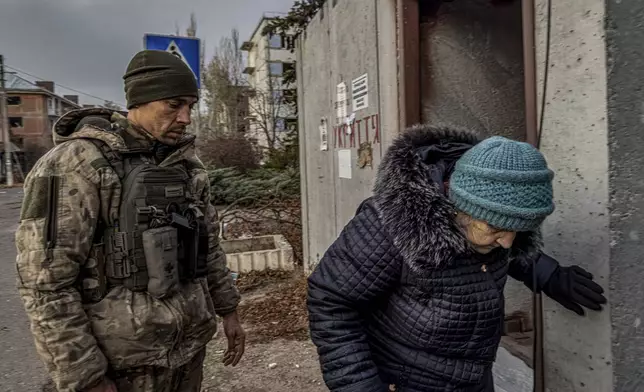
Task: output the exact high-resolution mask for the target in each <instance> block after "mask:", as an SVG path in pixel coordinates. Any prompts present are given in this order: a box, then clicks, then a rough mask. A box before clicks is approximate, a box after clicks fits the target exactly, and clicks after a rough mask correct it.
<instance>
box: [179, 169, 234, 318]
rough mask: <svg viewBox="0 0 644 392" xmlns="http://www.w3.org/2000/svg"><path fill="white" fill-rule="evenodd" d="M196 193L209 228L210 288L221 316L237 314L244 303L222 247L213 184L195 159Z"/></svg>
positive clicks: (194, 184) (192, 175) (216, 309)
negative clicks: (212, 191)
mask: <svg viewBox="0 0 644 392" xmlns="http://www.w3.org/2000/svg"><path fill="white" fill-rule="evenodd" d="M190 163H191V165H192V168H191V170H190V172H191V177H192V183H193V191H194V192H196V194H197V195H200V198H201V200H200V201H201V203H202V205H203V210H204V215H205V219H206V222H207V224H208V229H209V230H210V231H209V233H208V287H209V288H210V296H211V297H212V301H213V303H214V305H215V312H217V315H218V316H225V315H227V314H229V313H232V312H234V311H235V310H236V309H237V305H238V304H239V301H240V299H241V297H240V295H239V291H238V290H237V288H236V287H235V285H234V284H233V280H232V276H231V274H230V270H229V269H228V264H227V262H226V254H225V253H224V251H223V250H222V249H221V245H220V244H219V230H220V229H219V217H218V215H217V210H216V209H215V207H214V205H213V203H212V198H211V193H210V180H209V178H208V173H207V172H206V170H205V168H204V166H203V163H201V161H200V160H199V159H198V158H196V157H193V158H192V160H191V161H190Z"/></svg>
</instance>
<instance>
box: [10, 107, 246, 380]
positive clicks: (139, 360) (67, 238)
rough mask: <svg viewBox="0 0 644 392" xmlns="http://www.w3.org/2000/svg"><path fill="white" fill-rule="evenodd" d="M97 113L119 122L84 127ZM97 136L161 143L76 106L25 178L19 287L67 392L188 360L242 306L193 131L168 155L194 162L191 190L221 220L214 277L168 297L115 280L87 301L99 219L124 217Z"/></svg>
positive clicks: (212, 242) (167, 160) (212, 256)
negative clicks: (54, 186) (110, 374)
mask: <svg viewBox="0 0 644 392" xmlns="http://www.w3.org/2000/svg"><path fill="white" fill-rule="evenodd" d="M88 116H94V117H93V118H95V116H99V117H103V118H104V119H105V120H108V121H109V122H108V121H105V120H104V122H105V123H107V124H109V123H111V124H112V125H113V127H112V128H111V129H104V128H103V129H102V128H100V127H98V126H96V125H92V124H91V123H90V124H84V125H83V124H81V126H78V125H79V121H80V120H81V119H83V118H87V117H88ZM114 129H120V130H121V132H120V133H119V132H116V131H114ZM89 139H99V140H102V141H104V142H106V143H108V145H109V146H110V147H111V148H112V149H113V150H114V151H127V150H128V148H131V146H132V145H133V144H136V145H137V146H138V147H141V145H146V144H147V145H149V146H153V140H151V138H150V136H149V135H146V134H145V132H144V131H140V130H138V131H137V130H135V129H134V128H133V127H131V126H130V125H129V124H128V122H127V120H126V119H125V118H124V117H123V116H122V115H120V114H118V113H116V112H111V111H108V110H103V109H84V110H77V111H72V112H70V113H68V114H66V115H65V116H63V117H61V118H60V119H59V120H58V121H57V122H56V124H55V125H54V144H55V147H54V148H53V149H51V150H50V151H49V152H48V153H47V154H46V155H44V156H43V157H42V158H41V159H40V160H39V161H38V162H37V163H36V165H35V166H34V167H33V169H32V170H31V171H30V173H29V175H28V176H27V178H26V180H25V184H24V200H23V206H22V210H21V217H20V226H19V228H18V231H17V233H16V246H17V251H18V256H17V261H16V263H17V270H18V290H19V292H20V296H21V298H22V301H23V304H24V307H25V309H26V312H27V315H28V317H29V319H30V323H31V331H32V333H33V336H34V340H35V344H36V349H37V351H38V353H39V355H40V357H41V358H42V360H43V361H44V363H45V364H46V366H47V369H48V371H49V373H50V375H51V377H52V378H53V380H54V382H55V383H56V385H57V387H58V390H59V391H61V392H72V391H74V392H75V391H82V390H83V389H85V388H87V387H88V386H91V385H92V384H94V383H96V382H97V381H99V380H101V379H102V377H104V375H105V373H106V371H107V369H108V367H110V368H113V369H117V370H118V369H128V368H132V367H138V366H146V365H152V366H162V367H171V368H174V367H178V366H181V365H183V364H185V363H186V362H188V361H189V360H190V359H191V358H192V357H193V356H194V354H195V353H197V352H198V351H199V350H200V349H201V348H203V347H204V345H206V343H208V341H210V340H211V339H212V337H213V335H214V333H215V332H216V325H217V324H216V318H215V314H218V315H220V316H223V315H226V314H228V313H231V312H233V311H234V310H235V309H236V308H237V304H238V302H239V299H240V297H239V293H238V291H237V290H236V288H235V287H234V285H233V283H232V280H231V277H230V274H229V270H228V268H227V266H226V257H225V254H224V253H223V251H222V250H221V247H220V245H219V242H218V241H219V240H218V230H219V225H218V224H217V213H216V211H215V208H214V207H213V205H212V204H211V203H210V190H209V181H208V176H207V173H206V170H205V168H204V166H203V164H202V163H201V161H200V160H199V159H198V158H197V156H196V153H195V146H194V137H193V136H186V137H185V139H184V140H182V142H180V143H179V145H178V146H177V147H176V148H174V149H172V151H170V152H169V153H167V154H166V155H165V157H164V158H160V159H159V161H158V164H159V165H166V166H170V165H184V167H185V168H186V169H187V171H188V173H189V175H190V183H189V189H188V191H189V192H190V193H192V196H193V198H194V199H195V200H197V202H198V203H200V205H201V208H202V209H203V211H202V212H203V213H204V214H205V215H206V217H207V218H208V219H209V220H210V222H211V223H212V226H211V227H213V228H214V230H213V231H212V232H211V233H210V235H209V255H208V275H207V277H204V278H200V279H196V280H194V281H192V282H190V283H187V284H185V285H183V286H181V288H180V290H179V292H178V293H177V294H175V295H174V296H172V297H169V298H165V299H163V300H157V299H154V298H153V297H151V296H149V295H147V293H144V292H132V291H129V290H127V289H126V288H124V287H122V286H115V287H112V288H110V289H109V291H108V292H107V294H106V296H105V297H104V298H103V299H102V300H100V302H96V303H94V302H88V301H87V300H86V299H87V298H85V296H84V290H83V289H84V288H91V287H93V286H95V285H96V284H97V283H96V282H95V281H92V279H91V277H88V278H84V277H85V276H88V275H86V274H83V273H82V271H85V270H88V269H89V270H91V269H92V268H94V269H96V268H97V265H98V263H97V261H96V259H95V258H93V257H92V255H93V254H94V247H95V245H92V243H93V239H94V236H95V235H97V233H96V232H95V231H96V230H97V223H98V222H99V221H102V222H106V224H112V223H113V222H114V220H115V219H116V217H117V216H118V210H119V201H120V195H121V182H120V180H119V177H118V176H117V174H116V173H115V171H114V170H113V169H112V167H111V166H110V165H109V164H108V162H107V160H106V159H105V158H104V155H103V154H102V153H101V151H100V150H99V148H98V147H97V146H96V145H95V144H94V143H92V142H91V141H90V140H89ZM52 177H58V181H59V184H60V185H59V188H58V189H59V191H58V192H59V193H58V197H57V198H56V199H57V204H56V205H55V206H53V208H55V211H54V213H53V214H49V213H48V200H50V197H51V196H49V195H48V183H49V179H50V178H52ZM48 216H52V217H54V219H49V218H48Z"/></svg>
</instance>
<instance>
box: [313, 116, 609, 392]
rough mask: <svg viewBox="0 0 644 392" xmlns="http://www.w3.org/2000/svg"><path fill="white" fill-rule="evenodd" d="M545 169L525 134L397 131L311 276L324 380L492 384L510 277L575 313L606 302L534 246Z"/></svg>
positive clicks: (429, 386)
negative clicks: (370, 187) (365, 195)
mask: <svg viewBox="0 0 644 392" xmlns="http://www.w3.org/2000/svg"><path fill="white" fill-rule="evenodd" d="M552 178H553V173H552V171H551V170H549V169H548V166H547V164H546V160H545V159H544V157H543V156H542V155H541V153H540V152H539V151H538V150H536V149H535V148H533V147H532V146H530V145H529V144H526V143H522V142H517V141H512V140H509V139H505V138H502V137H491V138H488V139H485V140H483V141H479V140H478V139H477V138H476V136H474V135H473V134H470V133H468V132H463V131H455V130H450V129H433V128H429V127H421V126H418V127H415V128H412V129H410V130H408V131H407V132H405V133H404V134H403V135H402V136H401V137H399V138H398V139H397V140H396V141H395V142H394V143H393V145H392V146H391V147H390V148H389V150H388V151H387V153H386V154H385V156H384V157H383V160H382V163H381V165H380V167H379V171H378V176H377V180H376V185H375V190H374V196H373V197H371V198H369V199H367V200H365V201H364V202H363V203H362V204H361V205H360V207H359V209H358V212H357V215H356V216H355V217H354V218H353V219H352V220H351V221H350V222H349V223H348V224H347V226H346V227H345V228H344V230H343V231H342V233H341V234H340V236H339V238H338V239H337V240H336V241H335V242H334V243H333V245H331V247H330V248H329V249H328V251H327V252H326V254H325V255H324V257H323V258H322V260H321V261H320V263H319V264H318V266H317V267H316V269H315V271H314V272H313V274H312V275H311V276H310V278H309V291H308V309H309V318H310V326H311V335H312V339H313V342H314V343H315V344H316V345H317V347H318V353H319V356H320V362H321V365H322V371H323V374H324V380H325V382H326V385H327V386H328V387H329V389H330V390H331V391H338V392H339V391H342V392H377V391H389V390H390V388H391V390H396V391H405V392H411V391H414V392H416V391H418V392H420V391H429V392H434V391H436V392H438V391H441V392H442V391H450V392H451V391H454V392H466V391H468V392H475V391H476V392H489V391H494V385H493V379H492V364H493V362H494V359H495V355H496V351H497V348H498V346H499V341H500V339H501V334H502V330H503V319H504V296H503V288H504V286H505V282H506V279H507V275H510V276H511V277H512V278H514V279H518V280H520V281H522V282H524V283H525V285H526V286H528V287H529V288H531V289H532V288H533V278H534V279H535V280H536V283H537V286H538V287H537V289H539V290H542V291H543V292H544V293H545V294H547V295H548V296H549V297H551V298H552V299H554V300H555V301H557V302H559V303H560V304H562V305H563V306H565V307H566V308H568V309H570V310H572V311H575V312H577V313H579V314H580V315H583V310H582V307H581V306H585V307H587V308H590V309H593V310H601V304H603V303H605V302H606V299H605V298H604V296H603V295H602V293H603V290H602V288H601V287H600V286H599V285H597V284H596V283H595V282H593V277H592V275H591V274H590V273H588V272H586V271H585V270H583V269H582V268H580V267H577V266H572V267H563V266H560V265H559V263H558V262H557V261H556V260H554V259H553V258H552V257H550V256H547V255H546V254H544V253H542V252H541V251H540V239H539V227H540V225H541V223H542V222H543V221H544V219H545V218H546V217H547V216H548V215H550V214H551V213H552V212H553V209H554V206H553V200H552V198H553V197H552V193H553V192H552ZM533 272H534V274H533Z"/></svg>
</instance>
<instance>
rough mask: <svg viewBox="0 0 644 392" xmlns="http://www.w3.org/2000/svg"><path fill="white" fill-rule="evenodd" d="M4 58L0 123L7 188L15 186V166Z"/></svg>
mask: <svg viewBox="0 0 644 392" xmlns="http://www.w3.org/2000/svg"><path fill="white" fill-rule="evenodd" d="M4 76H5V70H4V56H3V55H1V54H0V123H2V141H3V142H4V162H5V165H4V166H5V171H6V172H7V186H13V165H12V164H11V141H10V138H9V133H10V130H9V119H8V118H7V91H6V90H5V80H4Z"/></svg>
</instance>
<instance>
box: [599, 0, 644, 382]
mask: <svg viewBox="0 0 644 392" xmlns="http://www.w3.org/2000/svg"><path fill="white" fill-rule="evenodd" d="M598 8H599V7H598ZM606 12H607V15H606V18H607V20H608V23H607V26H608V28H607V30H606V36H607V45H608V48H607V53H608V65H609V69H608V80H607V82H608V141H609V156H610V160H611V165H610V177H609V182H610V196H611V199H610V205H611V208H610V217H611V218H610V228H611V245H612V247H611V252H610V256H611V260H610V289H611V291H610V298H611V324H612V327H613V333H612V354H613V380H614V390H615V391H620V392H634V391H644V327H642V315H643V314H644V302H643V301H642V298H644V285H642V279H643V277H644V263H643V257H642V254H643V253H644V249H643V248H644V246H643V245H644V244H643V243H642V237H644V235H643V234H644V233H643V232H642V222H644V175H643V174H642V168H644V132H643V131H644V125H643V124H644V103H643V97H642V91H644V79H643V78H642V72H643V70H644V46H643V42H644V3H642V1H639V0H621V1H617V0H608V1H606ZM604 269H605V268H604ZM602 272H604V271H602ZM605 323H606V322H605Z"/></svg>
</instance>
